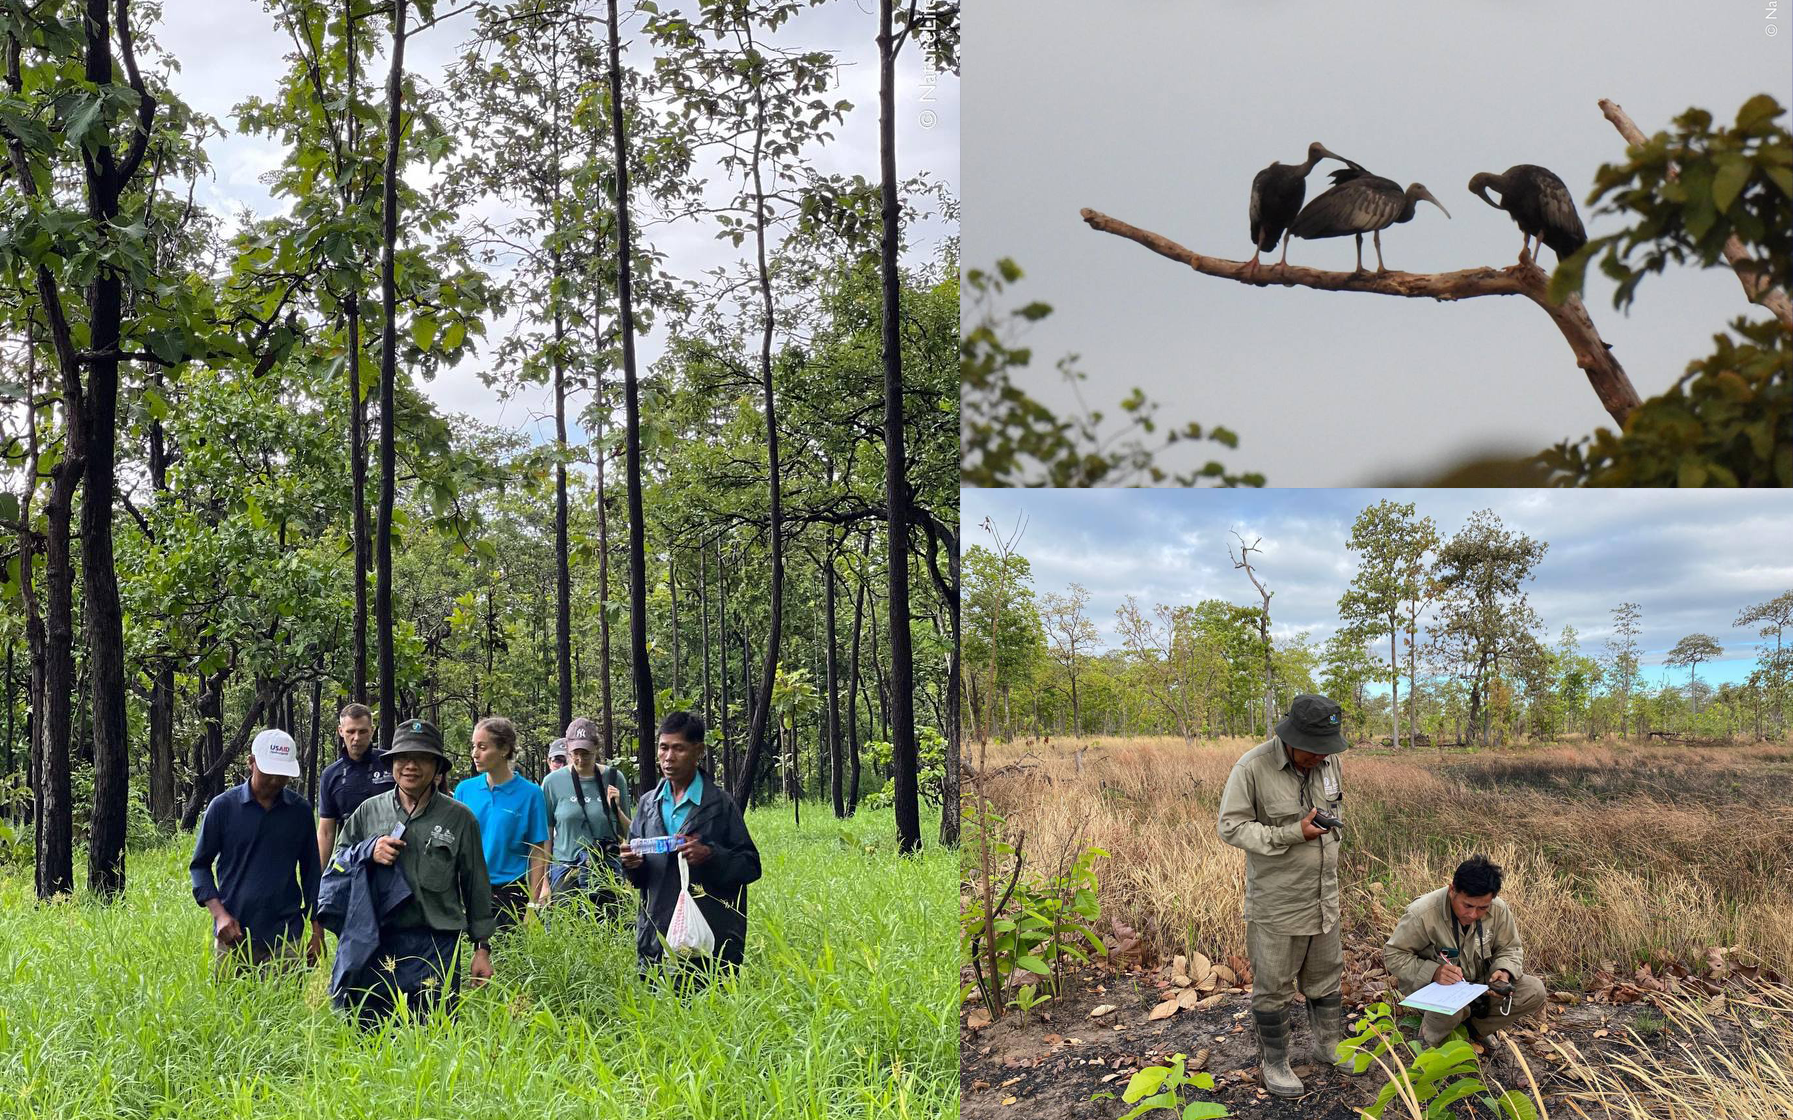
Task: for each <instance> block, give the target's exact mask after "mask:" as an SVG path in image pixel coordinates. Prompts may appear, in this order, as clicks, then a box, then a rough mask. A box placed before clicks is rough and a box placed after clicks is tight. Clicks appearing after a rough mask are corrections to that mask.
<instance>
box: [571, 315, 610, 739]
mask: <svg viewBox="0 0 1793 1120" xmlns="http://www.w3.org/2000/svg"><path fill="white" fill-rule="evenodd" d="M592 321H593V322H596V321H597V318H596V316H593V319H592ZM597 387H598V403H597V407H596V408H594V409H593V410H592V414H593V416H595V417H596V421H597V426H596V428H595V430H594V431H595V437H596V444H597V448H598V649H599V651H600V656H601V657H602V658H603V667H602V668H601V669H600V670H599V672H598V703H599V706H600V707H602V708H603V710H604V711H603V720H604V750H605V751H606V752H607V754H613V753H614V752H615V751H616V741H615V740H614V739H613V738H612V737H611V736H612V735H613V734H614V729H615V723H614V720H615V715H614V709H613V707H612V701H611V698H610V515H609V513H608V512H607V511H606V508H605V507H606V505H607V504H608V503H607V499H606V498H605V497H604V466H605V460H607V459H609V458H610V454H609V452H607V451H605V450H604V414H605V412H606V410H607V409H608V408H609V405H608V404H607V403H606V401H605V398H604V382H603V380H602V379H601V378H600V379H598V381H597ZM565 729H566V727H565V725H564V724H562V725H561V730H562V731H564V730H565Z"/></svg>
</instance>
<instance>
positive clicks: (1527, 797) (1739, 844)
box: [967, 738, 1793, 976]
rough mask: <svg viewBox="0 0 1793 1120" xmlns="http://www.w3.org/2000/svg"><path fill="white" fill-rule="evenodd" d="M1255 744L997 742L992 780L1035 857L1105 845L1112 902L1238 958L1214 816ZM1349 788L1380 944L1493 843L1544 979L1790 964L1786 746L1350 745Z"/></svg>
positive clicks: (1141, 922)
mask: <svg viewBox="0 0 1793 1120" xmlns="http://www.w3.org/2000/svg"><path fill="white" fill-rule="evenodd" d="M1255 745H1256V742H1255V740H1249V739H1235V740H1230V741H1220V742H1200V743H1197V744H1196V745H1194V746H1185V745H1184V744H1183V742H1182V740H1180V739H1175V738H1170V739H1131V740H1112V739H1111V740H1097V741H1071V740H1065V741H1055V742H1053V743H1051V744H1050V745H1046V744H1033V745H1029V744H1025V743H1017V744H1009V745H1004V746H1002V747H997V746H996V745H994V744H992V746H991V749H990V753H989V759H988V763H989V768H990V770H991V772H992V776H991V778H990V779H989V781H988V783H987V789H988V792H989V794H990V796H991V799H992V801H993V807H994V808H995V811H997V812H998V813H1001V814H1002V815H1004V816H1005V817H1006V827H1007V829H1008V831H1009V832H1010V834H1011V835H1015V834H1019V833H1022V832H1025V834H1026V849H1027V852H1028V853H1029V854H1030V856H1032V857H1034V858H1035V859H1037V860H1038V862H1039V863H1042V864H1045V865H1047V866H1048V867H1050V865H1051V863H1052V862H1053V861H1054V860H1056V859H1058V858H1060V856H1059V854H1060V853H1062V852H1065V851H1070V850H1074V849H1075V848H1076V847H1077V846H1078V845H1079V844H1080V843H1088V844H1094V845H1096V846H1097V847H1100V848H1103V849H1105V850H1106V851H1107V852H1109V853H1110V856H1111V858H1110V859H1107V860H1104V861H1102V862H1101V863H1099V864H1098V867H1097V870H1098V873H1099V874H1100V877H1101V892H1100V893H1101V899H1102V908H1103V913H1104V914H1107V915H1112V916H1115V917H1118V918H1120V919H1122V920H1123V921H1126V922H1128V923H1130V924H1132V925H1133V926H1135V928H1137V929H1138V930H1139V931H1140V932H1141V934H1142V935H1144V936H1145V937H1146V938H1148V939H1149V940H1150V942H1151V943H1152V944H1153V945H1154V946H1155V947H1157V948H1158V949H1159V950H1160V951H1161V952H1166V953H1172V952H1184V951H1187V950H1189V949H1197V950H1200V951H1202V952H1205V953H1208V954H1209V955H1210V956H1213V955H1216V954H1226V953H1242V952H1243V946H1244V927H1243V923H1242V922H1241V921H1240V917H1239V915H1240V910H1241V906H1242V903H1243V897H1244V868H1245V861H1244V855H1243V853H1241V852H1239V851H1238V850H1236V849H1234V848H1230V847H1228V846H1227V845H1225V844H1223V843H1222V842H1221V840H1220V838H1219V836H1218V835H1217V833H1216V831H1215V817H1216V814H1217V812H1218V809H1219V801H1220V792H1221V789H1222V788H1223V786H1224V785H1225V783H1226V777H1227V774H1228V772H1229V771H1230V770H1231V768H1232V765H1233V763H1234V762H1235V761H1236V760H1237V759H1238V757H1239V756H1240V755H1241V754H1243V753H1244V752H1245V751H1247V750H1249V749H1250V748H1251V747H1253V746H1255ZM1345 793H1346V799H1345V813H1346V825H1345V846H1344V849H1343V860H1344V863H1343V865H1342V866H1341V875H1340V878H1341V881H1342V883H1343V884H1344V886H1343V900H1344V910H1345V914H1346V927H1347V928H1346V933H1347V936H1348V937H1351V936H1357V937H1369V938H1373V939H1374V940H1376V941H1377V942H1380V941H1381V940H1382V939H1383V938H1384V937H1386V935H1387V933H1388V931H1389V930H1390V929H1392V928H1393V925H1394V922H1395V920H1396V918H1397V917H1398V916H1399V914H1400V911H1401V909H1402V908H1403V907H1405V906H1406V904H1407V903H1408V902H1409V901H1411V900H1412V899H1413V898H1415V897H1417V896H1418V895H1420V894H1423V893H1425V892H1426V891H1428V890H1431V889H1433V888H1435V887H1437V886H1439V885H1441V884H1443V883H1444V882H1445V881H1446V880H1447V879H1448V877H1449V875H1450V872H1451V870H1452V869H1453V868H1454V867H1455V866H1456V864H1457V863H1458V862H1459V861H1460V860H1462V859H1464V858H1466V857H1467V856H1469V855H1470V854H1472V853H1474V852H1483V853H1486V854H1487V855H1488V856H1489V857H1490V858H1492V859H1494V860H1495V861H1496V862H1497V863H1500V864H1501V865H1502V866H1503V867H1505V868H1506V871H1507V876H1506V886H1505V888H1504V890H1503V891H1502V896H1503V897H1504V898H1506V899H1507V901H1508V902H1509V903H1511V904H1512V905H1513V907H1514V908H1515V910H1516V911H1517V913H1518V916H1519V922H1520V931H1521V934H1522V936H1523V937H1524V940H1525V946H1526V957H1527V964H1528V965H1529V966H1530V967H1531V968H1533V969H1535V970H1537V971H1539V972H1543V973H1570V974H1580V975H1584V976H1585V975H1587V974H1591V973H1592V972H1594V971H1596V970H1598V969H1599V968H1601V967H1602V966H1603V965H1605V964H1607V963H1612V964H1616V965H1618V966H1620V967H1622V968H1630V967H1633V966H1635V965H1636V964H1637V963H1640V962H1642V961H1644V960H1648V959H1650V958H1651V957H1653V956H1655V955H1657V954H1659V953H1663V952H1666V953H1668V954H1670V955H1672V956H1674V957H1676V958H1682V959H1694V960H1697V959H1700V957H1701V956H1702V955H1703V951H1704V950H1705V949H1706V948H1707V947H1710V946H1729V945H1735V946H1739V947H1740V948H1741V950H1742V952H1741V956H1743V957H1744V958H1745V959H1752V958H1753V959H1755V960H1758V961H1760V962H1761V963H1763V964H1765V965H1768V966H1770V967H1772V968H1775V969H1778V970H1779V971H1781V972H1784V973H1793V951H1790V950H1789V948H1788V946H1787V944H1786V938H1785V932H1784V931H1786V930H1787V929H1789V928H1793V900H1790V899H1789V897H1788V895H1787V891H1786V884H1787V883H1789V882H1793V855H1790V853H1793V751H1790V750H1789V749H1788V748H1787V747H1785V746H1771V745H1751V746H1737V747H1726V746H1703V747H1684V746H1677V745H1666V746H1645V745H1628V744H1614V743H1603V744H1586V745H1584V744H1568V745H1555V746H1545V747H1525V748H1518V749H1513V750H1495V751H1487V752H1462V751H1452V752H1443V753H1440V752H1437V751H1433V750H1429V749H1425V748H1422V749H1420V750H1418V751H1411V750H1403V751H1401V752H1398V753H1397V752H1393V751H1388V750H1381V749H1367V748H1358V749H1354V750H1353V751H1352V752H1351V753H1350V754H1349V755H1347V756H1346V760H1345ZM971 847H972V846H971V845H967V849H968V850H971ZM1035 866H1038V864H1036V865H1035Z"/></svg>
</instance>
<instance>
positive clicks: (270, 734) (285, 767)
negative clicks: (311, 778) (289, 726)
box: [249, 727, 299, 778]
mask: <svg viewBox="0 0 1793 1120" xmlns="http://www.w3.org/2000/svg"><path fill="white" fill-rule="evenodd" d="M249 753H250V755H251V756H252V757H253V758H254V759H255V767H256V769H258V770H260V771H261V772H262V773H264V774H273V775H277V776H279V777H283V778H296V777H298V776H299V753H298V750H297V748H295V747H294V746H293V737H292V736H291V735H288V734H287V733H286V732H284V731H281V730H280V729H278V728H274V727H270V728H268V729H267V730H266V731H263V732H261V733H260V734H258V735H257V736H256V737H255V742H254V743H253V744H252V745H251V746H250V747H249Z"/></svg>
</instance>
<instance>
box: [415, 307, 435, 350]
mask: <svg viewBox="0 0 1793 1120" xmlns="http://www.w3.org/2000/svg"><path fill="white" fill-rule="evenodd" d="M435 340H436V319H435V316H433V315H419V316H418V317H417V318H415V319H413V320H411V341H412V342H414V343H416V344H417V348H418V349H419V350H428V349H429V348H430V343H432V342H434V341H435Z"/></svg>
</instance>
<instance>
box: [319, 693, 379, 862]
mask: <svg viewBox="0 0 1793 1120" xmlns="http://www.w3.org/2000/svg"><path fill="white" fill-rule="evenodd" d="M336 738H337V739H338V740H339V741H340V742H341V743H342V754H341V755H340V756H339V757H338V758H337V760H336V761H335V762H332V763H331V764H330V765H328V766H326V767H324V773H323V776H321V777H320V778H318V841H317V843H318V862H319V863H322V862H324V861H325V860H328V859H329V858H330V855H331V853H332V852H334V851H336V829H337V827H338V826H339V825H341V824H342V822H343V821H346V820H348V819H349V818H350V817H352V816H354V815H355V810H356V809H359V808H361V803H362V802H363V801H366V800H367V799H368V798H370V797H373V796H375V795H376V794H381V793H391V792H392V771H391V770H390V769H389V768H388V767H386V766H385V765H384V764H383V763H382V761H381V759H382V758H383V757H384V754H385V752H383V751H377V750H374V749H373V742H374V714H373V712H371V711H369V710H368V707H367V705H366V704H350V705H348V706H346V707H344V708H343V710H342V714H341V715H339V716H337V717H336Z"/></svg>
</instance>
